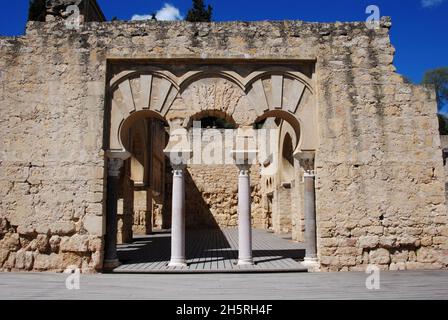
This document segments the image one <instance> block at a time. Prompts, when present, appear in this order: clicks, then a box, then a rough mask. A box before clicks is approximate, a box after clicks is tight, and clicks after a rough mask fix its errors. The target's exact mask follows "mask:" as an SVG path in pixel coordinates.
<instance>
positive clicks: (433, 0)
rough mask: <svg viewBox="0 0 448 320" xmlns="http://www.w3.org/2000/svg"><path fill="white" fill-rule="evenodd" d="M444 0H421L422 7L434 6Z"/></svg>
mask: <svg viewBox="0 0 448 320" xmlns="http://www.w3.org/2000/svg"><path fill="white" fill-rule="evenodd" d="M443 1H445V0H422V7H423V8H429V7H436V6H438V5H440V4H441V3H442V2H443Z"/></svg>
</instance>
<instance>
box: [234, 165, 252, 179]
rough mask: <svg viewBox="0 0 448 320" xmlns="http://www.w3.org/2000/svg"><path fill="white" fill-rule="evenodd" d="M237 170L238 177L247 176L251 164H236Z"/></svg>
mask: <svg viewBox="0 0 448 320" xmlns="http://www.w3.org/2000/svg"><path fill="white" fill-rule="evenodd" d="M236 166H237V167H238V170H239V171H240V174H239V175H240V177H241V176H248V175H249V173H250V167H251V164H247V163H246V164H237V165H236Z"/></svg>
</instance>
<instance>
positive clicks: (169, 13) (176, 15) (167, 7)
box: [132, 3, 184, 21]
mask: <svg viewBox="0 0 448 320" xmlns="http://www.w3.org/2000/svg"><path fill="white" fill-rule="evenodd" d="M151 17H152V16H151V15H150V14H143V15H139V14H134V15H133V16H132V20H134V21H135V20H149V19H151ZM183 18H184V17H183V16H182V15H181V14H180V11H179V9H177V8H176V7H175V6H173V5H171V4H169V3H165V4H164V6H163V8H161V9H160V10H159V11H157V13H156V19H157V20H159V21H174V20H182V19H183Z"/></svg>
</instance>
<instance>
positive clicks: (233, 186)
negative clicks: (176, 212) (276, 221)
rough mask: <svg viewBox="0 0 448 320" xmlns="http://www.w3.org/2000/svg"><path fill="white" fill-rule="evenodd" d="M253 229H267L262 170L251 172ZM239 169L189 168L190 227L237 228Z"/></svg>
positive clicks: (190, 166)
mask: <svg viewBox="0 0 448 320" xmlns="http://www.w3.org/2000/svg"><path fill="white" fill-rule="evenodd" d="M250 178H251V187H252V226H253V227H254V228H263V227H264V225H265V221H264V215H263V214H264V213H263V209H262V203H261V197H262V196H261V188H260V183H259V181H260V173H259V167H258V166H254V167H253V168H252V169H251V175H250ZM237 206H238V168H237V167H236V166H235V165H219V166H214V165H189V166H188V176H187V179H186V212H187V214H186V223H187V226H188V227H193V228H200V227H237V226H238V208H237Z"/></svg>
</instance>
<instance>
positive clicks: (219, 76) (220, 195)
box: [105, 67, 316, 267]
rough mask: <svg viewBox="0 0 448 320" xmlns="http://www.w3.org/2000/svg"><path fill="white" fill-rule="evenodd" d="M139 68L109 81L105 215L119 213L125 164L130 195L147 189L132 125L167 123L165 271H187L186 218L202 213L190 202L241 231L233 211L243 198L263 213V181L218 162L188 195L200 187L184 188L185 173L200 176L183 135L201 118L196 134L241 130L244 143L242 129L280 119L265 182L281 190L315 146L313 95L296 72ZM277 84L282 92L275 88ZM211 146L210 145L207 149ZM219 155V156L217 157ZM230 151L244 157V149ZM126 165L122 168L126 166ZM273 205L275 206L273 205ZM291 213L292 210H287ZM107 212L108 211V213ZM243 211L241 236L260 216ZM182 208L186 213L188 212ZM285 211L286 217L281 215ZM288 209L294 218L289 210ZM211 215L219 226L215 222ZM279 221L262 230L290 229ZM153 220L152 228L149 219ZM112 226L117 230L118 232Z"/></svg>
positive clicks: (139, 140)
mask: <svg viewBox="0 0 448 320" xmlns="http://www.w3.org/2000/svg"><path fill="white" fill-rule="evenodd" d="M201 68H202V67H201ZM215 69H216V68H215ZM142 70H143V72H142V73H140V72H138V71H131V72H121V73H120V74H118V75H116V76H115V77H113V78H112V80H111V93H110V94H111V103H110V108H111V121H110V128H109V129H110V135H109V137H108V139H109V144H108V146H107V148H108V149H109V150H108V152H107V155H108V157H109V160H108V162H109V163H108V169H109V170H108V171H109V177H108V193H107V199H108V206H107V214H108V215H109V211H112V212H113V211H114V210H115V214H116V213H117V208H116V205H117V204H116V203H115V204H113V203H112V202H114V201H116V200H118V199H119V197H120V192H119V186H120V183H121V182H120V178H119V177H120V173H117V172H119V171H120V170H121V169H123V168H124V167H126V166H130V169H129V172H128V173H127V176H128V178H129V180H132V182H133V183H134V184H133V185H132V186H128V188H129V189H131V188H134V189H135V187H136V185H137V186H145V185H147V183H148V182H147V181H145V178H144V177H142V176H145V166H144V165H142V163H145V162H147V160H145V156H144V154H142V152H141V148H142V145H146V143H145V142H144V139H143V138H142V137H141V133H140V134H139V133H138V132H141V131H142V130H141V129H133V128H134V126H135V127H136V128H138V127H144V126H145V124H144V123H141V122H140V120H139V118H141V116H142V115H143V114H144V115H145V117H146V116H149V118H154V119H158V120H165V119H166V123H167V124H169V128H170V129H169V133H170V139H169V143H168V145H167V147H166V148H165V150H164V153H165V155H167V156H168V157H169V159H170V160H169V161H170V162H171V164H172V165H171V167H172V169H173V170H172V179H173V183H172V189H171V187H170V188H169V189H170V190H172V191H173V192H172V194H171V195H169V197H170V198H171V201H172V208H171V215H172V221H171V226H172V236H171V245H172V246H171V262H172V264H170V266H173V267H185V263H186V258H185V216H186V215H187V216H188V215H190V216H193V215H192V212H193V213H194V212H197V211H200V210H196V208H191V207H189V206H188V202H189V201H190V202H192V201H191V200H193V202H194V201H195V200H197V199H199V200H200V201H199V202H203V203H204V207H205V208H206V209H207V210H209V211H214V210H215V209H218V210H217V212H219V214H217V215H214V214H212V215H211V216H212V217H213V219H214V220H215V222H217V225H220V224H221V223H224V224H226V226H227V225H228V224H229V223H232V221H233V222H234V223H235V225H237V226H238V229H239V230H240V231H241V230H242V228H241V223H240V221H239V215H238V212H240V211H241V210H239V209H238V210H237V207H238V208H240V206H239V204H240V202H241V199H245V203H246V204H249V203H250V204H251V205H252V209H255V210H254V211H257V210H258V209H260V208H259V207H258V208H256V204H257V201H259V202H260V199H261V198H262V196H261V189H260V185H262V184H261V183H260V181H261V180H260V178H258V180H257V179H251V180H252V184H251V183H249V179H248V176H249V175H251V174H250V173H249V171H251V170H249V168H248V167H247V166H246V165H243V166H235V164H234V163H231V166H232V168H227V167H225V165H226V163H224V166H223V163H220V164H219V165H220V166H218V167H217V168H216V169H217V171H216V173H215V172H213V173H210V170H205V171H209V172H207V174H204V175H203V177H204V178H203V179H202V181H203V182H204V183H203V185H202V186H200V187H199V188H197V191H198V192H197V197H195V196H190V195H189V194H188V192H191V190H194V187H195V186H196V187H198V186H199V185H200V184H199V183H197V181H194V179H191V180H193V184H192V185H191V186H190V185H188V183H187V184H186V183H185V180H188V178H189V175H190V176H191V175H192V174H193V176H196V177H197V176H198V175H196V173H194V172H193V170H192V166H191V165H195V163H194V159H193V162H192V163H190V160H191V159H190V158H191V155H193V158H194V154H195V153H196V152H194V143H193V145H191V143H190V142H191V140H190V133H189V132H188V130H187V129H189V127H190V126H191V125H192V123H194V121H195V120H203V123H204V124H201V125H200V128H201V129H203V128H204V127H205V128H207V129H209V130H215V131H219V130H223V129H234V128H238V132H239V133H241V137H243V138H244V139H246V138H248V136H247V134H246V133H245V132H244V131H245V130H247V129H248V128H249V129H251V125H252V124H253V123H257V124H259V123H260V122H261V121H263V120H266V121H265V122H264V123H268V119H270V118H278V121H277V120H276V119H274V123H275V122H277V123H276V126H277V129H279V131H280V132H281V136H279V137H278V139H277V140H276V141H275V142H276V148H277V154H278V157H279V158H278V159H277V162H278V163H280V167H281V170H280V171H279V172H278V178H277V179H276V180H275V179H273V178H272V177H270V179H269V184H270V185H271V186H273V185H274V186H275V185H278V184H280V185H281V186H282V187H283V188H285V189H288V188H289V189H291V187H292V185H293V183H295V181H296V180H297V179H295V177H292V175H293V176H294V174H295V173H296V170H295V166H296V162H297V161H296V159H297V157H296V155H297V153H298V152H299V153H300V152H303V151H307V152H308V151H310V150H311V151H312V148H313V147H315V142H316V138H315V135H313V132H311V131H314V130H315V128H314V126H313V123H314V122H315V113H314V111H313V110H312V109H311V107H310V105H312V91H311V89H310V87H309V84H308V83H306V82H303V81H302V80H301V78H300V75H299V74H298V73H295V74H294V73H291V74H285V75H282V74H281V72H282V71H275V72H273V71H272V70H271V71H266V72H264V71H254V72H252V73H249V74H245V75H236V74H235V72H217V73H215V74H211V73H210V71H208V72H202V71H199V72H196V73H195V72H192V73H189V74H185V75H181V74H177V75H175V74H174V73H171V72H170V71H164V70H162V69H161V68H160V67H159V68H154V69H152V68H142ZM281 86H282V87H283V88H281V89H279V88H280V87H281ZM302 119H306V120H307V122H305V125H304V126H301V124H302V122H301V121H302ZM311 129H312V130H311ZM251 130H252V129H251ZM134 131H135V132H134ZM166 131H168V130H166ZM237 140H238V139H237ZM179 141H180V142H181V143H179ZM213 144H214V143H211V145H213ZM230 148H231V149H234V141H232V145H231V146H230ZM244 148H245V147H244ZM244 148H243V149H244ZM161 149H162V148H161ZM214 149H215V150H214V151H213V154H216V153H224V154H227V152H226V146H224V147H222V146H221V148H214ZM217 149H219V150H218V152H216V150H217ZM237 149H238V148H237ZM159 151H160V150H159ZM202 151H203V150H202V149H201V150H200V152H199V153H201V154H202ZM232 151H238V152H239V151H242V152H243V153H246V151H247V150H232ZM172 155H175V156H178V159H180V162H179V163H178V162H176V161H173V159H172V158H171V156H172ZM179 155H180V157H179ZM211 158H213V157H211ZM224 158H225V156H224ZM128 159H130V160H128ZM271 161H272V159H271ZM123 164H125V165H124V166H123ZM266 164H267V166H268V167H269V163H266V162H264V161H263V162H262V163H258V164H256V165H254V166H253V168H251V169H253V170H252V172H258V168H259V167H260V166H265V165H266ZM200 165H201V166H202V168H199V170H204V168H203V165H204V163H201V164H200ZM166 167H169V166H166ZM236 167H238V168H236ZM117 168H118V169H117ZM125 170H126V169H125ZM142 172H143V174H142ZM238 172H239V175H238ZM146 176H147V174H146ZM226 180H229V181H230V180H232V183H230V184H229V185H228V186H227V185H226V184H225V183H223V182H225V181H226ZM233 180H235V181H233ZM236 180H238V182H236ZM243 180H245V181H246V182H245V183H244V185H245V190H246V191H245V192H244V195H243V196H242V194H241V193H240V192H239V190H240V186H241V184H240V182H241V181H243ZM136 181H137V183H136ZM109 182H111V183H109ZM109 186H110V188H109ZM114 186H115V187H114ZM228 191H229V192H230V193H231V194H229V195H228V196H227V195H226V192H228ZM168 193H169V191H168V192H165V194H168ZM290 193H291V192H290ZM134 197H135V193H134ZM289 197H290V200H289V201H287V202H289V203H293V199H295V198H296V195H295V193H291V194H290V196H289ZM273 198H274V197H272V199H273ZM276 198H280V197H279V196H278V197H276ZM171 201H170V202H171ZM276 201H277V203H278V202H279V201H278V200H276ZM273 202H275V201H274V200H273ZM114 206H115V207H114ZM165 207H166V205H165ZM274 207H275V203H273V205H272V208H274ZM290 207H292V205H291V204H290ZM111 208H112V210H110V209H111ZM134 208H135V206H134ZM245 208H247V210H246V209H245V210H246V211H247V213H248V214H247V223H246V224H245V225H246V227H247V226H248V228H245V230H248V231H245V232H246V233H249V232H250V230H251V228H250V226H251V223H253V224H256V223H257V222H256V221H257V219H258V220H259V218H257V217H256V215H257V214H254V215H252V216H251V213H253V212H252V211H251V206H247V207H245ZM185 210H186V211H188V212H187V213H185ZM273 210H274V209H273ZM221 211H222V212H221ZM276 211H277V212H278V211H279V210H276ZM283 211H285V212H286V210H283ZM289 211H290V212H293V211H294V213H297V210H295V209H294V208H291V209H290V210H289ZM285 216H287V217H288V219H290V220H292V216H294V215H293V214H287V215H285ZM215 217H218V218H219V219H223V220H222V221H221V220H220V221H217V220H216V219H215ZM276 219H277V218H276ZM276 219H271V222H267V225H270V224H271V225H273V227H275V228H277V225H278V226H280V227H279V228H280V229H279V232H286V231H289V230H286V231H285V230H284V229H283V230H282V228H283V227H282V224H283V225H289V224H291V223H289V222H286V223H285V222H284V221H283V222H282V221H281V220H282V219H277V220H278V221H280V222H277V221H276ZM167 220H168V219H166V220H164V221H167ZM283 220H284V219H283ZM108 221H113V217H109V218H108ZM151 221H152V222H153V223H154V220H151ZM191 221H193V224H194V223H197V221H196V222H194V219H193V220H188V219H187V222H188V223H191ZM162 224H164V222H162ZM108 225H110V223H108ZM120 227H121V226H120ZM144 227H147V226H146V225H145V226H144ZM115 228H116V229H117V226H115ZM116 229H115V230H113V229H110V230H109V228H108V231H107V232H106V238H107V241H106V259H105V265H107V263H109V262H110V259H109V258H110V255H109V253H110V252H109V250H111V246H110V245H108V243H109V244H110V243H111V241H112V240H113V238H115V235H116V234H117V230H116ZM122 233H123V232H122ZM239 236H241V234H240V235H239ZM240 238H241V237H240ZM248 239H250V237H249V238H248ZM114 241H116V240H114ZM239 245H240V246H239V248H241V243H239ZM250 246H251V244H250V240H249V242H247V243H245V247H246V248H249V247H250ZM112 247H113V246H112ZM111 251H113V250H111ZM247 252H249V251H247ZM245 260H247V261H244V262H248V263H250V261H252V257H249V256H248V259H245Z"/></svg>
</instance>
